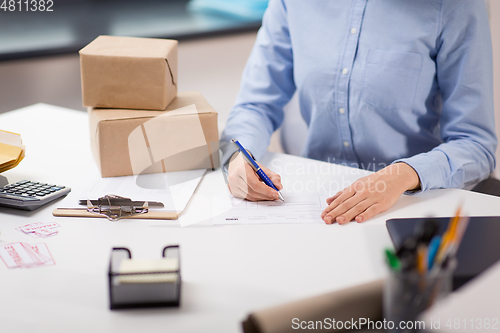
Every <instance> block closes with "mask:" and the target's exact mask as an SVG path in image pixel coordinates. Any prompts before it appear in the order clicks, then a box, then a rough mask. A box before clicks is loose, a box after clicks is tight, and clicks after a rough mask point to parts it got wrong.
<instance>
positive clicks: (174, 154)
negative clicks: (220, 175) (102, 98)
mask: <svg viewBox="0 0 500 333" xmlns="http://www.w3.org/2000/svg"><path fill="white" fill-rule="evenodd" d="M88 112H89V120H90V138H91V144H92V151H93V154H94V158H95V160H96V162H97V164H98V166H99V169H100V170H101V175H102V176H103V177H115V176H128V175H138V174H145V173H157V172H170V171H181V170H194V169H210V168H212V169H213V168H218V167H219V132H218V128H217V112H216V111H215V110H214V109H213V108H212V107H211V106H210V105H209V104H208V103H207V101H206V100H205V99H204V98H203V97H202V96H201V94H199V93H196V92H184V93H179V94H178V95H177V97H176V98H175V99H174V100H173V102H172V103H171V104H170V105H169V106H168V108H167V110H166V111H143V110H120V109H95V108H89V109H88Z"/></svg>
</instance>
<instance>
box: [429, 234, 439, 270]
mask: <svg viewBox="0 0 500 333" xmlns="http://www.w3.org/2000/svg"><path fill="white" fill-rule="evenodd" d="M440 244H441V236H439V235H436V236H434V237H432V239H431V242H430V243H429V258H428V265H429V269H431V268H432V265H433V264H434V259H436V254H437V252H438V249H439V245H440Z"/></svg>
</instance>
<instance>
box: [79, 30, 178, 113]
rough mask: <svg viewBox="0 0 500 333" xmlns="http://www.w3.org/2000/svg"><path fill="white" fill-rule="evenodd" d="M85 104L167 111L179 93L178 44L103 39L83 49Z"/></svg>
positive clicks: (149, 40) (129, 38)
mask: <svg viewBox="0 0 500 333" xmlns="http://www.w3.org/2000/svg"><path fill="white" fill-rule="evenodd" d="M80 69H81V73H82V95H83V105H84V106H91V107H99V108H124V109H146V110H165V108H166V107H167V105H168V104H169V103H170V102H171V101H172V100H173V99H174V98H175V96H176V94H177V41H176V40H171V39H154V38H134V37H114V36H99V37H97V38H96V39H95V40H93V41H92V42H91V43H90V44H88V45H87V46H85V47H84V48H83V49H81V50H80Z"/></svg>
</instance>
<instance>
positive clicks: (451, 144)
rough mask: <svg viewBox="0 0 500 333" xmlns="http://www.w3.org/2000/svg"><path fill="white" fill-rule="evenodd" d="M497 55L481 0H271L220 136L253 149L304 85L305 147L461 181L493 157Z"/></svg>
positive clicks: (483, 171)
mask: <svg viewBox="0 0 500 333" xmlns="http://www.w3.org/2000/svg"><path fill="white" fill-rule="evenodd" d="M492 62H493V61H492V47H491V36H490V30H489V23H488V16H487V11H486V7H485V4H484V1H483V0H426V1H424V0H335V1H332V0H331V1H326V0H307V1H305V0H271V1H270V3H269V7H268V10H267V11H266V13H265V15H264V19H263V25H262V28H261V29H260V30H259V33H258V36H257V41H256V43H255V46H254V48H253V50H252V53H251V55H250V58H249V60H248V63H247V65H246V68H245V71H244V73H243V79H242V83H241V90H240V93H239V95H238V98H237V101H236V104H235V106H234V107H233V109H232V111H231V113H230V116H229V120H228V122H227V125H226V128H225V130H224V133H223V134H222V138H221V140H222V141H229V140H230V139H231V138H232V137H235V138H237V139H238V140H239V141H240V142H241V143H242V144H243V146H244V147H246V148H247V149H248V150H250V151H251V152H252V153H253V154H254V155H255V157H256V158H257V159H258V158H259V157H261V156H262V155H263V154H264V153H265V151H266V149H267V147H268V145H269V140H270V137H271V134H272V133H273V132H274V131H275V130H276V129H277V128H278V127H280V125H281V123H282V122H283V117H284V113H283V106H284V105H285V104H286V103H287V102H288V101H289V100H290V99H291V97H292V95H293V94H294V93H295V91H297V94H298V97H299V104H300V110H301V113H302V116H303V118H304V120H305V121H306V123H307V124H308V127H309V130H308V136H307V140H306V143H305V148H304V151H303V155H304V156H306V157H309V158H313V159H317V160H322V161H329V162H334V163H344V164H347V165H351V166H355V167H359V168H365V169H368V168H369V169H372V168H373V166H374V165H375V166H376V169H381V168H383V167H384V166H386V165H389V164H391V163H394V162H396V161H402V162H405V163H407V164H409V165H410V166H411V167H413V169H415V171H416V172H417V173H418V175H419V177H420V181H421V189H422V190H424V191H425V190H427V189H433V188H449V187H465V186H467V185H470V184H473V183H476V182H478V181H479V180H481V179H484V178H486V177H487V176H488V175H489V174H490V173H491V172H492V171H493V170H494V168H495V149H496V145H497V138H496V135H495V121H494V111H493V77H492V76H493V74H492V68H493V64H492ZM231 153H232V152H231V151H229V150H228V151H226V153H225V155H224V157H223V160H224V159H227V158H228V156H229V155H230V154H231ZM223 162H224V161H223Z"/></svg>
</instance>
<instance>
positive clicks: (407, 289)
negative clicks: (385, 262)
mask: <svg viewBox="0 0 500 333" xmlns="http://www.w3.org/2000/svg"><path fill="white" fill-rule="evenodd" d="M455 267H456V260H455V259H453V260H449V261H448V262H447V263H446V264H445V265H443V267H442V268H441V269H440V270H439V271H436V272H432V270H431V271H430V272H429V273H427V274H424V275H421V274H419V273H418V272H416V271H391V272H390V274H389V277H388V279H387V280H386V283H385V286H384V298H383V311H384V318H385V320H387V322H388V326H387V327H388V328H389V329H388V330H387V332H392V333H396V332H397V333H407V332H418V329H419V327H418V325H416V324H415V320H417V318H418V316H419V315H420V313H422V312H423V311H424V310H426V309H427V308H429V307H430V306H431V305H432V304H434V303H435V302H436V301H437V300H439V299H442V298H444V297H446V296H447V295H448V294H449V293H450V292H451V290H452V282H453V272H454V270H455ZM389 322H392V324H391V323H389ZM410 322H412V323H411V324H410ZM400 323H404V328H401V327H402V326H400ZM420 328H423V327H420Z"/></svg>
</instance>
